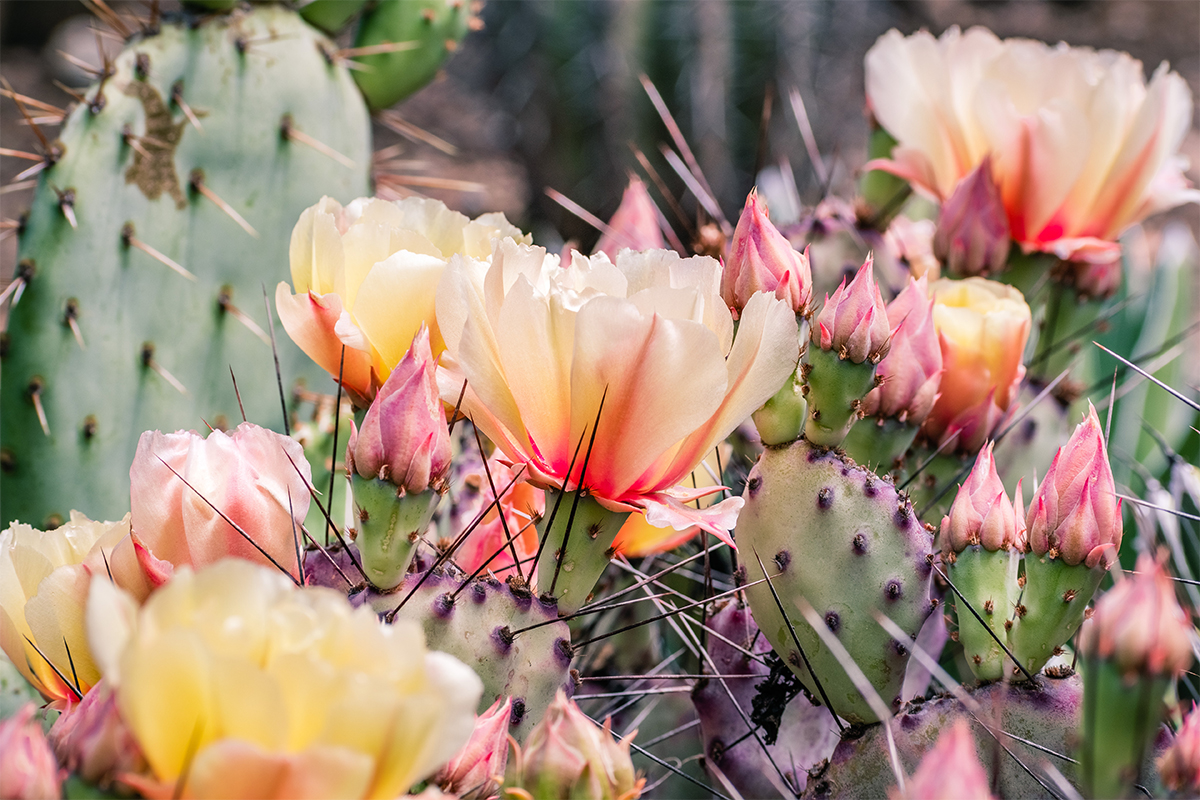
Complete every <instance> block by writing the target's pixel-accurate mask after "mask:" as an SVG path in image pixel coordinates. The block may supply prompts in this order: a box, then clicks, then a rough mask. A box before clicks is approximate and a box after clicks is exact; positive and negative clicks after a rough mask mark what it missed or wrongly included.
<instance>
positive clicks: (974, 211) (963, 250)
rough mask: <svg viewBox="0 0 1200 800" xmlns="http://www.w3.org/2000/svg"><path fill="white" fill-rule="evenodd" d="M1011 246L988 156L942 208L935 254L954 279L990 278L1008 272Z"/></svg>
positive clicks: (960, 184)
mask: <svg viewBox="0 0 1200 800" xmlns="http://www.w3.org/2000/svg"><path fill="white" fill-rule="evenodd" d="M1011 243H1012V240H1011V238H1010V236H1009V232H1008V214H1007V212H1005V210H1004V203H1003V202H1001V200H1000V190H999V189H997V188H996V182H995V181H994V180H993V179H992V158H991V156H990V155H989V156H984V158H983V161H981V162H980V163H979V166H978V167H976V168H975V169H974V170H973V171H972V172H971V173H970V174H968V175H967V176H966V177H965V178H963V179H962V180H961V181H959V182H958V185H957V186H956V187H954V192H953V194H951V195H950V197H949V199H947V200H946V202H945V203H943V204H942V210H941V213H940V214H939V215H938V224H937V232H936V233H935V234H934V235H933V252H934V255H936V256H937V258H938V260H939V261H941V262H942V263H943V264H945V265H946V268H947V269H949V270H950V272H951V274H953V275H963V276H971V275H987V274H989V273H994V272H999V271H1000V270H1002V269H1003V268H1004V264H1005V262H1006V261H1008V250H1009V246H1010V245H1011Z"/></svg>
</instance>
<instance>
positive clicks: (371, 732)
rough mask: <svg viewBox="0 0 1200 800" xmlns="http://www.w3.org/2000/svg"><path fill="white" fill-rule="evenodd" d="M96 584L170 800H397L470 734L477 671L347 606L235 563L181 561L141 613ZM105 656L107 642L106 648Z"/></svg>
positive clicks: (144, 743) (101, 627) (127, 702)
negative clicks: (196, 567) (196, 566)
mask: <svg viewBox="0 0 1200 800" xmlns="http://www.w3.org/2000/svg"><path fill="white" fill-rule="evenodd" d="M130 612H131V601H130V600H129V598H127V597H124V596H122V595H121V594H120V593H118V592H117V591H115V590H114V588H113V586H112V584H110V583H107V582H104V581H96V582H95V583H94V584H93V587H92V594H91V597H90V599H89V608H88V632H89V636H90V637H91V639H92V641H93V642H97V641H98V640H109V641H115V645H114V646H112V647H111V648H107V652H106V653H105V655H104V656H103V657H101V659H100V660H101V662H102V665H103V673H104V676H105V679H106V680H108V681H111V682H113V683H114V685H115V689H116V692H117V702H118V705H119V707H120V709H121V714H122V716H123V717H124V718H125V720H126V722H127V723H128V725H129V728H130V730H131V731H132V732H133V734H134V736H135V737H136V738H137V740H138V743H139V744H140V745H141V747H142V750H143V751H144V752H145V755H146V761H147V762H148V763H149V765H150V769H151V771H152V777H150V778H146V779H144V780H135V781H134V783H135V784H136V786H135V788H137V789H138V790H139V791H141V792H142V793H143V794H145V795H146V796H151V797H165V796H169V795H170V794H172V792H173V791H175V788H176V786H175V785H176V783H177V782H179V781H180V778H181V776H184V775H186V777H185V778H184V786H183V787H182V793H183V795H184V796H188V797H215V796H220V797H246V798H252V797H253V798H264V797H316V796H328V797H378V798H394V797H397V796H398V795H400V794H402V793H403V792H404V791H406V790H407V789H408V788H409V787H410V786H412V785H413V784H414V783H416V782H417V781H419V780H421V779H423V778H425V777H427V776H429V775H431V774H433V773H434V772H435V771H436V770H437V769H438V767H440V766H441V765H442V764H443V763H445V762H446V761H448V760H449V759H450V757H451V756H453V755H454V753H455V752H456V751H457V750H458V749H459V748H461V747H462V746H463V745H464V744H465V743H466V741H467V739H468V738H469V737H470V735H471V731H472V729H473V727H474V723H475V707H476V705H477V703H478V701H479V696H480V694H481V693H482V684H481V683H480V681H479V678H478V677H476V676H475V674H474V673H473V672H472V671H471V670H470V669H469V668H468V667H466V666H465V665H463V664H462V663H461V662H459V661H456V660H455V659H454V658H452V657H450V656H448V655H446V654H444V653H430V652H427V651H426V650H425V645H424V640H423V636H422V634H421V631H420V628H419V627H417V626H416V625H415V624H411V625H404V624H401V623H400V622H397V623H396V624H394V625H383V624H382V623H380V622H379V620H378V619H377V618H376V616H375V615H374V614H373V613H372V612H371V611H370V609H369V608H359V609H351V607H350V605H349V603H348V602H347V600H346V598H345V597H342V596H340V595H339V594H337V593H336V592H333V591H331V590H328V589H321V588H297V587H296V586H295V585H294V584H293V583H292V582H291V581H289V580H288V579H287V577H286V576H284V575H281V574H279V573H278V572H277V571H275V570H271V569H269V568H266V567H262V566H259V565H256V564H252V563H250V562H248V561H243V560H239V559H229V560H226V561H221V562H219V563H217V564H215V565H213V566H210V567H207V568H205V569H203V570H200V571H199V572H195V573H193V572H192V571H191V570H190V569H189V568H187V567H184V568H181V569H179V570H177V571H176V573H175V575H174V577H173V578H172V579H171V581H170V582H169V583H167V584H166V585H164V586H163V587H162V588H161V589H159V590H158V591H157V592H155V593H154V594H152V595H151V596H150V598H149V599H148V600H147V601H146V603H145V605H144V606H143V607H142V608H141V610H140V611H139V612H138V613H137V614H136V619H135V621H134V623H133V624H132V625H131V626H130V625H127V624H126V623H125V621H128V620H129V619H130V618H131V613H130ZM101 649H102V648H99V647H97V648H96V652H97V653H98V654H99V653H100V652H101Z"/></svg>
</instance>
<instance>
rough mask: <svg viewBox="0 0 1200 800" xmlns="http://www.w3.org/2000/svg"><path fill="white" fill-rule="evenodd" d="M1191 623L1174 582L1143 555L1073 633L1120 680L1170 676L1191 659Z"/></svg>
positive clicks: (1086, 651) (1083, 649)
mask: <svg viewBox="0 0 1200 800" xmlns="http://www.w3.org/2000/svg"><path fill="white" fill-rule="evenodd" d="M1191 632H1192V624H1191V621H1190V620H1189V619H1188V615H1187V612H1185V611H1184V610H1183V609H1182V608H1181V607H1180V606H1179V601H1177V600H1176V599H1175V583H1174V581H1172V580H1171V577H1170V576H1169V575H1167V573H1166V571H1165V570H1164V569H1163V568H1162V565H1161V564H1159V563H1158V562H1157V561H1155V560H1154V559H1153V558H1151V557H1150V556H1148V555H1142V556H1140V557H1139V558H1138V563H1137V570H1136V571H1135V572H1134V574H1133V575H1131V576H1129V577H1127V578H1125V579H1124V580H1122V581H1119V582H1118V583H1117V584H1116V585H1114V586H1113V588H1112V589H1110V590H1109V591H1108V592H1106V593H1105V594H1104V596H1103V597H1101V598H1100V600H1099V601H1098V602H1097V603H1096V609H1095V613H1093V614H1092V618H1091V619H1090V620H1088V621H1087V622H1085V623H1084V625H1083V628H1082V630H1081V631H1080V632H1079V649H1080V652H1082V653H1083V654H1084V655H1086V656H1095V657H1098V658H1102V659H1107V660H1112V661H1114V662H1115V664H1116V666H1117V668H1118V670H1120V672H1121V674H1122V675H1123V676H1125V678H1126V680H1127V681H1128V680H1133V679H1134V678H1136V677H1137V676H1169V677H1171V678H1172V679H1174V678H1177V677H1179V675H1180V674H1181V673H1182V672H1183V671H1184V670H1186V669H1187V668H1188V667H1189V666H1190V665H1191V663H1192V645H1191V638H1190V637H1191Z"/></svg>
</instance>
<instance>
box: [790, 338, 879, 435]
mask: <svg viewBox="0 0 1200 800" xmlns="http://www.w3.org/2000/svg"><path fill="white" fill-rule="evenodd" d="M802 374H803V375H804V380H805V386H804V388H805V390H806V391H805V392H804V396H805V398H807V400H808V422H807V424H806V425H805V426H804V438H806V439H808V440H809V441H810V442H812V443H813V444H817V445H820V446H821V447H840V446H841V444H842V440H843V439H845V438H846V434H847V433H849V432H850V428H851V426H853V425H854V423H855V422H857V421H858V403H859V401H860V400H862V399H863V397H865V396H866V394H867V392H869V391H871V389H872V388H874V386H875V365H874V364H872V363H871V362H870V360H867V361H864V362H863V363H861V364H855V363H854V362H853V361H849V360H845V359H842V358H839V357H838V354H837V353H834V352H831V351H828V350H822V349H821V348H819V347H817V346H816V345H815V344H811V343H810V344H809V346H808V350H807V352H806V353H805V354H804V366H803V367H802Z"/></svg>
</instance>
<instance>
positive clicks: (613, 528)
mask: <svg viewBox="0 0 1200 800" xmlns="http://www.w3.org/2000/svg"><path fill="white" fill-rule="evenodd" d="M577 497H578V502H576V498H577ZM560 498H561V502H560ZM556 505H557V506H558V513H557V514H553V520H551V514H552V510H553V509H554V507H555V506H556ZM628 516H629V514H628V513H621V512H617V511H609V510H608V509H607V508H605V507H604V506H602V505H600V504H599V503H598V502H596V500H595V499H594V498H592V497H590V496H589V495H586V494H584V495H580V496H577V495H576V494H575V493H573V492H570V493H565V494H564V493H562V492H558V491H553V490H552V491H548V492H546V516H545V517H543V518H542V520H541V522H539V523H538V540H539V541H541V540H542V539H543V538H544V539H545V545H544V546H543V547H542V556H541V558H540V559H538V563H537V576H538V584H537V585H538V589H539V591H542V592H550V594H552V595H553V596H554V597H555V598H556V599H557V600H558V610H559V613H561V614H572V613H574V612H576V611H578V610H579V609H580V608H582V607H583V605H584V603H586V602H587V601H588V598H589V597H591V594H592V589H593V588H594V587H595V585H596V581H598V580H600V576H601V575H602V574H603V573H604V569H605V567H607V566H608V562H609V561H611V560H612V557H613V550H612V543H613V540H615V539H616V538H617V532H618V531H620V530H621V526H622V525H624V524H625V518H626V517H628ZM552 523H553V524H552ZM547 526H549V528H550V529H549V531H548V532H547V530H546V528H547ZM564 543H565V545H564ZM560 560H561V562H562V566H561V567H560V566H559V561H560Z"/></svg>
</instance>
